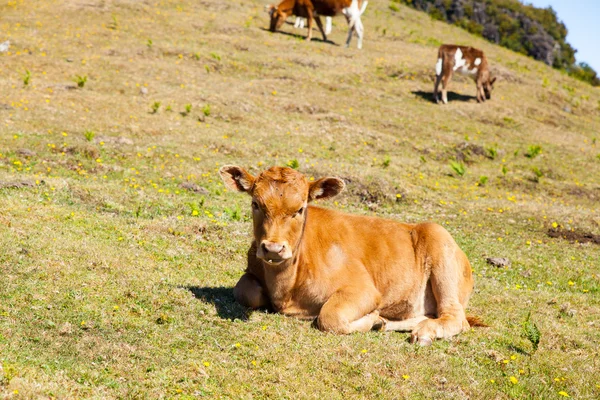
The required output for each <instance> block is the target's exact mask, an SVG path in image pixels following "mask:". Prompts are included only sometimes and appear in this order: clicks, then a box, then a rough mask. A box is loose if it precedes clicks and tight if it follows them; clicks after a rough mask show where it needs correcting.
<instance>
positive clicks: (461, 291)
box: [411, 235, 472, 345]
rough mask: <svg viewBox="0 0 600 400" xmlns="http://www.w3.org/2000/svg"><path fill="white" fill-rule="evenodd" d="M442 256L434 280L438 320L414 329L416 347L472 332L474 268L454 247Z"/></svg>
mask: <svg viewBox="0 0 600 400" xmlns="http://www.w3.org/2000/svg"><path fill="white" fill-rule="evenodd" d="M448 236H449V235H448ZM450 240H452V239H450ZM440 253H441V254H439V256H438V257H436V259H434V260H432V269H431V277H430V279H431V288H432V291H433V296H434V297H435V301H436V304H437V318H427V319H425V320H424V321H422V322H420V323H419V324H418V325H417V326H416V327H415V328H414V329H413V331H412V335H411V340H412V342H413V343H414V342H418V343H419V344H421V345H428V344H431V342H432V341H433V340H435V339H438V338H444V339H448V338H451V337H452V336H454V335H457V334H459V333H460V332H462V331H465V330H467V329H469V323H468V322H467V318H466V316H465V309H464V307H465V306H466V304H467V301H468V297H469V294H470V292H471V290H472V277H471V268H470V266H469V265H468V261H467V260H466V256H464V254H463V253H462V251H461V250H460V249H459V248H458V246H457V245H456V244H454V243H446V244H445V245H443V250H442V251H441V252H440ZM465 263H466V264H465Z"/></svg>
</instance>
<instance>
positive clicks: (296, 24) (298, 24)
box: [294, 17, 301, 29]
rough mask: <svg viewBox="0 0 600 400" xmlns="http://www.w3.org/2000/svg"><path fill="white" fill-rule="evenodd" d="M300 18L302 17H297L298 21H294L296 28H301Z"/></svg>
mask: <svg viewBox="0 0 600 400" xmlns="http://www.w3.org/2000/svg"><path fill="white" fill-rule="evenodd" d="M300 19H301V17H296V21H295V22H294V28H296V29H297V28H299V27H300Z"/></svg>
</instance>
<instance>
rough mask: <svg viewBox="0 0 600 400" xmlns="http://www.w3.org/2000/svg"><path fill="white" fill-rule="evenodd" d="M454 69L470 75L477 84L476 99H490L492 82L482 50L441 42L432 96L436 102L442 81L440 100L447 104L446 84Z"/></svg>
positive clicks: (480, 100) (480, 101) (481, 100)
mask: <svg viewBox="0 0 600 400" xmlns="http://www.w3.org/2000/svg"><path fill="white" fill-rule="evenodd" d="M454 71H457V72H460V73H463V74H468V75H472V76H473V79H475V83H476V84H477V101H478V102H479V103H482V102H484V101H485V100H486V99H488V100H489V99H490V98H491V95H492V89H493V88H494V82H496V78H492V77H491V74H490V69H489V64H488V61H487V58H486V57H485V54H483V51H481V50H478V49H474V48H473V47H466V46H455V45H452V44H443V45H441V46H440V49H439V50H438V60H437V63H436V64H435V74H436V80H435V88H434V89H433V97H434V100H435V101H436V103H439V102H440V98H439V92H438V88H439V85H440V82H441V83H442V101H443V102H444V104H448V84H449V83H450V79H452V74H453V73H454Z"/></svg>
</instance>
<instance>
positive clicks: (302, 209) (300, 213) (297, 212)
mask: <svg viewBox="0 0 600 400" xmlns="http://www.w3.org/2000/svg"><path fill="white" fill-rule="evenodd" d="M303 211H304V207H300V209H299V210H298V211H296V216H299V215H302V212H303Z"/></svg>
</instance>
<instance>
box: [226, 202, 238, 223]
mask: <svg viewBox="0 0 600 400" xmlns="http://www.w3.org/2000/svg"><path fill="white" fill-rule="evenodd" d="M225 214H227V216H228V217H229V218H230V219H231V220H233V221H240V220H241V219H242V210H241V209H240V206H239V205H237V204H236V205H235V207H233V208H225Z"/></svg>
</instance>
